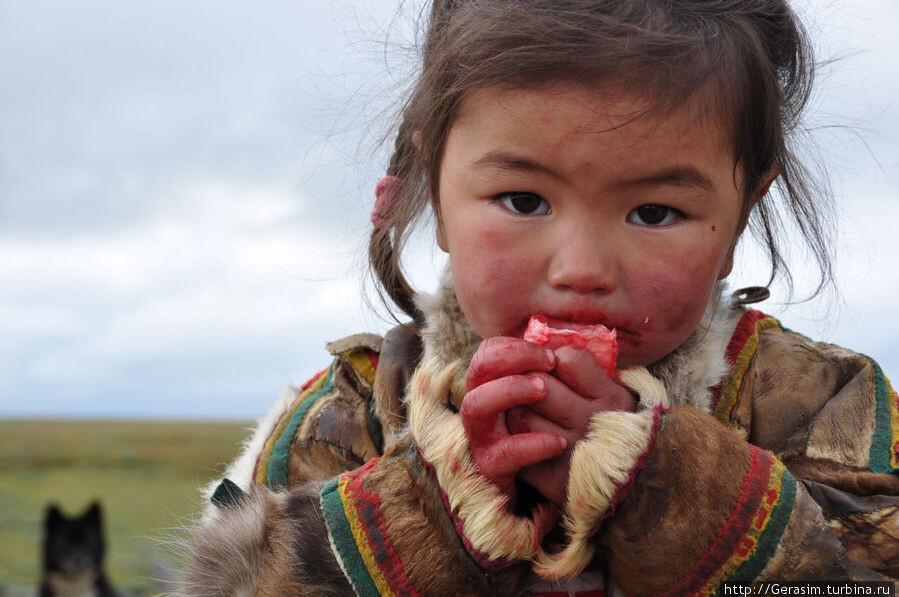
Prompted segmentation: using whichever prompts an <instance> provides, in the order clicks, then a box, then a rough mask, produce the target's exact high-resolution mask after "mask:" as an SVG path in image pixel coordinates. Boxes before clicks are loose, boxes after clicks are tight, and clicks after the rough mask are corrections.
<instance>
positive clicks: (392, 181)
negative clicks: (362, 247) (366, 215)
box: [371, 176, 403, 228]
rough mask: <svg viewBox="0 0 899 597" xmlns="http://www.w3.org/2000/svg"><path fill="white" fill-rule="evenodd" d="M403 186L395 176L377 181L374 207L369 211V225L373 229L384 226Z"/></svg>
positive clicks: (400, 180)
mask: <svg viewBox="0 0 899 597" xmlns="http://www.w3.org/2000/svg"><path fill="white" fill-rule="evenodd" d="M402 185H403V179H402V178H399V177H397V176H385V177H384V178H382V179H381V180H379V181H378V184H377V186H375V207H374V209H372V210H371V223H372V224H373V225H374V227H375V228H380V227H381V226H383V225H384V223H385V220H386V218H387V216H389V215H390V210H392V209H393V204H394V203H396V199H397V197H399V195H400V187H401V186H402Z"/></svg>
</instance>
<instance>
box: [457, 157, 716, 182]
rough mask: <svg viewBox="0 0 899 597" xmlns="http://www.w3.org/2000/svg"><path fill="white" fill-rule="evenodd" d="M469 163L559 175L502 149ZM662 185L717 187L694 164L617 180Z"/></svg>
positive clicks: (481, 166)
mask: <svg viewBox="0 0 899 597" xmlns="http://www.w3.org/2000/svg"><path fill="white" fill-rule="evenodd" d="M472 166H473V167H475V168H496V169H499V170H507V171H511V172H521V171H526V172H541V173H543V174H548V175H549V176H552V177H554V178H561V176H560V175H559V174H558V173H557V172H555V171H554V170H553V169H552V168H549V167H548V166H546V165H545V164H541V163H540V162H538V161H536V160H533V159H531V158H528V157H525V156H522V155H519V154H516V153H512V152H509V151H505V150H495V151H491V152H488V153H486V154H484V155H483V156H481V157H480V158H478V159H477V160H475V161H474V162H473V163H472ZM665 185H671V186H678V187H684V188H697V189H700V190H702V191H707V192H713V191H714V190H715V189H716V186H715V183H713V182H712V180H711V179H710V178H709V177H708V176H706V175H705V174H703V173H702V172H701V171H700V170H699V169H697V168H694V167H693V166H674V167H672V168H667V169H665V170H661V171H659V172H655V173H652V174H649V175H648V176H640V177H638V178H633V179H629V180H625V181H624V182H622V183H620V186H624V187H629V186H632V187H640V186H647V187H655V186H665Z"/></svg>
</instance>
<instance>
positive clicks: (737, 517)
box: [663, 446, 774, 595]
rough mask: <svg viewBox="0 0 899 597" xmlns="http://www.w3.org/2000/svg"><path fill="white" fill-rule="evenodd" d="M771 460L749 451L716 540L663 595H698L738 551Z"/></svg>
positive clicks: (763, 488) (765, 487) (756, 450)
mask: <svg viewBox="0 0 899 597" xmlns="http://www.w3.org/2000/svg"><path fill="white" fill-rule="evenodd" d="M773 465H774V459H773V458H771V456H769V455H768V454H767V453H766V452H765V451H764V450H762V449H761V448H756V447H755V446H753V447H752V461H751V463H750V465H749V472H747V473H746V476H745V477H744V478H743V484H742V486H741V488H740V497H739V498H738V499H737V503H736V504H735V505H734V508H733V510H731V513H730V516H728V518H727V521H726V522H725V523H724V526H722V527H721V530H720V531H718V534H717V535H716V536H715V539H714V540H713V541H712V543H711V546H710V547H709V549H708V551H706V552H705V553H704V554H703V555H702V557H700V558H699V561H698V562H696V564H695V565H694V566H693V569H692V570H690V572H689V573H687V576H685V577H684V578H683V580H681V581H680V582H679V583H677V584H676V585H674V586H673V587H670V588H669V589H668V590H666V591H665V592H664V593H663V595H688V594H693V593H695V592H697V591H698V590H699V589H701V588H702V586H703V585H704V584H705V583H706V582H707V581H708V579H709V578H711V577H712V575H713V574H715V572H716V571H717V570H718V569H719V568H720V567H721V566H722V565H723V564H724V563H725V562H726V561H727V560H728V558H729V557H730V556H731V554H733V553H734V552H736V551H738V550H739V549H741V542H742V540H743V539H744V535H745V534H746V531H748V530H749V527H750V526H751V525H752V523H753V522H754V520H755V514H756V512H757V511H758V508H759V504H760V503H761V501H762V498H763V497H764V496H765V493H766V492H767V490H768V478H769V477H770V475H771V467H772V466H773Z"/></svg>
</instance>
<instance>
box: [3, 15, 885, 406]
mask: <svg viewBox="0 0 899 597" xmlns="http://www.w3.org/2000/svg"><path fill="white" fill-rule="evenodd" d="M417 5H418V3H416V2H407V3H406V6H405V8H404V9H403V10H398V8H397V3H396V2H395V1H393V2H387V1H381V0H379V1H378V2H374V1H371V2H362V1H357V2H352V1H351V0H332V1H330V2H329V1H316V2H312V1H308V2H306V1H300V2H297V1H296V0H290V1H286V0H285V1H271V2H265V3H248V2H226V1H216V2H213V1H201V0H178V1H177V2H176V1H174V0H155V1H153V2H149V1H145V0H144V1H134V2H112V1H105V2H104V1H97V0H82V1H80V2H77V3H71V2H68V1H63V0H55V1H54V0H41V1H39V2H33V1H26V0H0V417H9V416H60V417H62V416H79V417H96V416H103V417H165V418H185V417H201V418H239V419H247V420H248V419H252V418H255V417H258V416H260V415H261V414H263V413H264V412H265V410H266V408H267V407H268V405H269V404H270V403H271V402H272V401H273V399H274V398H275V397H276V396H277V393H278V392H279V390H280V388H282V387H283V386H284V385H286V384H288V383H302V382H303V381H304V380H305V379H306V378H307V377H308V376H310V375H311V374H312V373H314V372H315V371H317V370H319V369H321V368H322V367H324V366H326V364H327V363H328V360H329V357H328V355H327V353H326V352H325V351H324V348H323V345H324V343H325V342H327V341H328V340H331V339H334V338H337V337H340V336H343V335H346V334H349V333H353V332H357V331H374V332H380V331H383V330H385V329H386V328H387V327H389V325H390V322H389V321H387V320H385V319H384V318H383V317H379V316H377V315H373V314H371V313H370V310H369V309H368V308H367V307H366V306H365V305H364V303H363V301H361V300H360V293H361V290H360V282H361V280H362V268H361V264H362V258H361V247H362V246H363V241H362V240H361V239H363V237H364V235H365V234H366V232H367V229H368V223H367V222H368V211H369V209H370V203H371V200H372V197H371V195H372V189H373V187H374V183H375V181H376V180H377V178H378V177H379V176H381V174H382V173H383V169H384V152H383V151H380V152H379V151H377V150H376V149H375V142H376V141H377V139H378V137H379V135H380V134H381V133H382V132H383V131H384V129H385V121H384V119H383V118H379V115H380V114H381V113H382V112H384V111H385V110H389V107H390V106H391V105H392V104H393V103H394V102H396V101H398V100H399V99H400V89H401V87H402V85H403V84H404V83H405V78H404V74H405V73H406V72H407V71H408V69H409V68H410V64H409V62H408V59H409V56H408V53H407V51H406V49H405V48H404V44H405V43H406V42H407V41H408V39H409V34H408V32H409V31H410V23H411V21H412V20H413V19H414V17H415V16H416V13H417ZM798 6H799V7H800V9H801V10H802V12H803V13H805V14H806V15H807V17H808V23H809V27H810V29H811V30H812V32H813V34H814V35H815V37H816V39H817V41H818V48H819V53H820V54H821V55H822V56H836V57H839V58H840V59H839V60H838V61H837V62H836V63H834V64H833V65H831V66H829V67H827V68H824V69H822V73H821V79H820V87H819V93H818V95H816V100H815V102H814V103H813V106H812V108H813V112H812V114H811V122H812V123H813V124H814V125H816V126H817V127H818V128H819V131H818V135H817V141H818V143H819V146H820V151H819V153H820V154H821V155H822V156H823V158H824V159H825V161H826V163H827V165H828V166H829V168H830V171H831V174H832V177H833V181H834V189H835V191H836V193H837V197H838V200H839V203H840V210H841V219H840V228H841V236H840V239H839V244H838V250H839V252H840V254H839V259H838V262H837V270H838V282H839V289H840V293H841V294H840V296H839V299H836V300H834V299H832V300H830V302H828V301H815V302H811V303H806V304H801V305H797V306H793V307H788V308H784V307H783V306H781V305H779V304H778V303H777V301H770V302H769V303H765V304H763V307H762V308H764V309H765V310H767V311H769V312H771V313H773V314H775V315H778V316H779V317H781V318H782V319H783V321H784V323H785V324H787V325H788V326H789V327H791V328H793V329H796V330H798V331H802V332H805V333H807V334H809V335H812V336H815V337H818V338H822V339H827V340H829V341H833V342H835V343H840V344H844V345H847V346H849V347H851V348H854V349H856V350H859V351H861V352H864V353H866V354H869V355H870V356H872V357H874V358H876V359H878V360H879V361H880V362H881V364H882V365H883V366H884V369H885V370H886V371H887V373H888V374H889V373H890V372H893V374H894V375H899V341H897V339H896V334H895V333H894V331H893V330H894V328H895V325H896V324H895V322H896V320H897V317H896V315H895V312H896V307H895V303H896V298H895V297H897V296H899V277H897V276H896V275H895V273H894V272H895V265H896V262H897V257H899V248H897V247H896V240H895V239H896V237H897V234H896V232H895V227H896V222H899V205H897V201H896V189H897V183H899V150H897V141H899V108H897V106H896V100H897V98H899V77H897V72H899V69H897V66H896V56H897V55H899V42H897V41H896V39H897V38H896V35H895V31H897V30H899V2H896V1H895V0H876V1H875V0H865V1H864V2H854V1H853V2H850V1H846V2H833V1H829V2H824V1H819V0H814V1H809V2H802V3H800V4H799V5H798ZM385 40H386V43H385ZM418 253H420V254H419V256H418V257H417V258H416V259H414V260H413V262H412V263H411V264H410V267H412V269H413V270H414V271H415V279H416V283H417V284H419V285H420V286H423V287H426V288H427V287H430V286H431V285H432V283H433V276H432V275H431V274H430V272H432V271H433V270H435V269H436V268H437V267H439V263H440V257H439V255H435V254H433V253H432V252H430V251H427V250H424V249H422V250H421V251H418ZM744 255H745V257H744V259H743V264H742V266H740V265H738V268H740V269H739V273H738V274H736V278H735V280H734V284H735V285H741V284H744V285H745V284H757V283H760V282H764V279H765V278H764V276H763V275H762V273H761V271H760V270H759V269H758V268H757V267H755V263H756V261H757V257H756V256H755V254H754V252H753V251H752V250H751V249H748V250H746V251H745V253H744ZM795 269H796V271H797V273H798V274H800V278H801V277H802V273H803V269H809V268H807V267H804V264H803V263H802V260H801V259H800V262H799V263H798V264H796V266H795ZM775 296H782V293H779V292H778V291H777V289H775Z"/></svg>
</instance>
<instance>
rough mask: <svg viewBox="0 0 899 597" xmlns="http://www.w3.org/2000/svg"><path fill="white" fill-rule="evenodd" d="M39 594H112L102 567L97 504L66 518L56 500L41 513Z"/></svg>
mask: <svg viewBox="0 0 899 597" xmlns="http://www.w3.org/2000/svg"><path fill="white" fill-rule="evenodd" d="M43 551H44V565H43V572H42V575H41V585H40V597H115V596H116V592H115V591H114V590H113V588H112V587H111V586H110V584H109V581H108V580H107V579H106V574H105V572H104V571H103V556H104V555H105V551H106V543H105V541H104V538H103V519H102V513H101V511H100V504H99V503H97V502H94V503H92V504H91V505H90V506H89V507H88V509H87V510H86V511H85V512H84V514H82V515H81V516H76V517H72V518H69V517H67V516H66V515H64V514H63V513H62V512H60V510H59V508H58V507H57V506H56V504H51V505H49V506H47V510H46V512H45V515H44V544H43Z"/></svg>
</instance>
